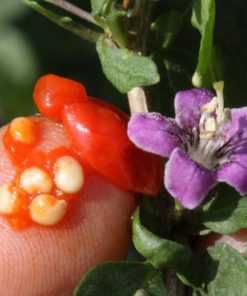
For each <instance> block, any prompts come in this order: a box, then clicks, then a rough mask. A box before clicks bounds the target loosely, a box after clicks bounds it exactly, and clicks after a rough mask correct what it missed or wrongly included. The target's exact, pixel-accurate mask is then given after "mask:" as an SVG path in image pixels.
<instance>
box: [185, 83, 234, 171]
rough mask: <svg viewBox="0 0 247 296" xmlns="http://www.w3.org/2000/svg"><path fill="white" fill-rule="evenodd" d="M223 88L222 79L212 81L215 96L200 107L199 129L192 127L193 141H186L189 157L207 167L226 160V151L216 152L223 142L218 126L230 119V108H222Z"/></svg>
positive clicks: (217, 164)
mask: <svg viewBox="0 0 247 296" xmlns="http://www.w3.org/2000/svg"><path fill="white" fill-rule="evenodd" d="M223 88H224V82H223V81H220V82H216V83H214V89H215V91H216V96H215V97H213V98H212V100H211V101H210V102H209V103H207V104H205V105H204V106H203V107H202V114H201V118H200V122H199V129H197V128H193V129H192V137H193V141H190V142H189V143H188V141H186V142H187V150H188V153H189V155H190V157H191V158H192V159H193V160H195V161H196V162H198V163H200V164H202V165H203V166H204V167H206V168H208V169H215V168H216V167H217V166H219V165H220V164H223V163H225V162H226V161H227V160H228V153H225V154H224V153H223V154H220V155H218V153H217V152H218V150H219V149H220V148H221V147H222V146H223V145H224V143H225V137H224V135H223V134H222V133H221V132H220V127H221V125H222V124H225V123H228V122H230V121H231V112H230V109H225V108H224V96H223Z"/></svg>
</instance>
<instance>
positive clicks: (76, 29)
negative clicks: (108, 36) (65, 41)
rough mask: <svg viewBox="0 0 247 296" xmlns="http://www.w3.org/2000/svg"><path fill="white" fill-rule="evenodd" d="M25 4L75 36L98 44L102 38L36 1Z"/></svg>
mask: <svg viewBox="0 0 247 296" xmlns="http://www.w3.org/2000/svg"><path fill="white" fill-rule="evenodd" d="M23 2H24V3H25V4H26V5H28V6H29V7H31V8H33V9H34V10H36V11H38V12H39V13H40V14H42V15H44V16H45V17H47V18H48V19H49V20H51V21H52V22H54V23H56V24H58V25H59V26H60V27H63V28H64V29H66V30H68V31H70V32H72V33H74V34H75V35H77V36H79V37H81V38H83V39H85V40H87V41H90V42H93V43H96V42H97V40H98V38H99V37H100V35H101V34H100V33H97V32H95V31H92V30H90V29H88V28H87V27H85V26H83V25H81V24H79V23H77V22H75V21H73V20H72V19H71V18H70V17H64V16H61V15H59V14H56V13H54V12H52V11H50V10H48V9H46V8H45V7H43V6H41V5H40V4H38V3H37V2H35V1H30V0H23Z"/></svg>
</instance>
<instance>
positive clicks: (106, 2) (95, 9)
mask: <svg viewBox="0 0 247 296" xmlns="http://www.w3.org/2000/svg"><path fill="white" fill-rule="evenodd" d="M113 2H114V0H91V6H92V15H99V14H102V15H104V12H105V10H107V8H108V6H110V4H111V3H113Z"/></svg>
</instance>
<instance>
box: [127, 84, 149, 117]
mask: <svg viewBox="0 0 247 296" xmlns="http://www.w3.org/2000/svg"><path fill="white" fill-rule="evenodd" d="M128 101H129V108H130V112H131V114H134V113H137V112H148V104H147V98H146V95H145V91H144V89H143V88H142V87H139V86H137V87H134V88H132V90H131V91H129V92H128Z"/></svg>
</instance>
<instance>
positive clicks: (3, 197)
mask: <svg viewBox="0 0 247 296" xmlns="http://www.w3.org/2000/svg"><path fill="white" fill-rule="evenodd" d="M12 189H13V185H12V184H11V183H7V184H4V185H1V186H0V214H3V215H9V214H13V212H14V208H15V203H16V200H17V196H16V194H15V192H14V191H13V190H12Z"/></svg>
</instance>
